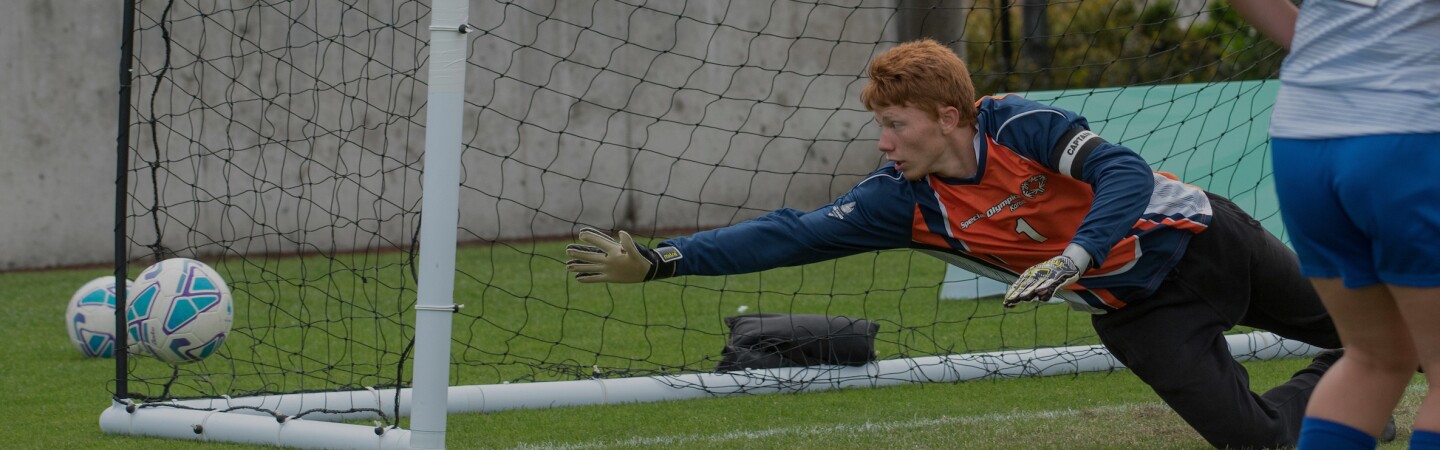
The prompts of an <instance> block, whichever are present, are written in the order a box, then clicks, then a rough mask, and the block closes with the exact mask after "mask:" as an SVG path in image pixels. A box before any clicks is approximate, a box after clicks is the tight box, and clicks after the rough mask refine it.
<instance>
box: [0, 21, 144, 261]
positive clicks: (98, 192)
mask: <svg viewBox="0 0 1440 450" xmlns="http://www.w3.org/2000/svg"><path fill="white" fill-rule="evenodd" d="M120 9H121V5H120V2H115V1H98V0H87V1H58V2H57V1H50V0H16V1H6V2H0V56H3V57H0V79H3V80H5V88H4V89H0V105H5V107H4V108H0V270H6V269H16V268H28V267H49V266H58V265H69V264H87V263H99V262H104V261H108V260H110V259H111V256H112V255H113V254H114V239H113V238H112V230H113V226H114V223H115V217H114V216H115V207H114V204H115V185H114V173H115V121H116V119H115V117H116V111H117V108H118V106H117V105H118V99H117V96H116V91H117V90H118V89H119V83H118V82H117V81H116V80H117V79H118V75H117V73H116V71H117V70H118V67H119V58H120V56H119V55H120V53H119V48H120V44H119V41H118V40H117V37H118V36H119V35H120V16H121V15H120Z"/></svg>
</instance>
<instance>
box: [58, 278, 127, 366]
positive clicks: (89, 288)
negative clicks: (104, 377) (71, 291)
mask: <svg viewBox="0 0 1440 450" xmlns="http://www.w3.org/2000/svg"><path fill="white" fill-rule="evenodd" d="M130 285H131V283H130V281H129V280H126V281H125V286H127V287H128V286H130ZM65 331H66V332H68V333H69V334H70V343H71V344H74V345H75V349H77V350H80V353H81V354H84V355H85V356H86V357H90V358H110V357H113V356H115V277H113V276H107V277H100V278H96V279H93V280H90V282H88V283H85V285H84V286H81V287H80V290H77V291H75V295H71V296H70V305H69V306H67V307H66V308H65ZM130 343H131V345H130V347H131V351H132V352H133V351H135V350H137V349H138V347H136V346H135V345H134V343H135V340H134V339H131V340H130Z"/></svg>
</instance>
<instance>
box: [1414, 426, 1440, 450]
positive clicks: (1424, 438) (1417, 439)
mask: <svg viewBox="0 0 1440 450" xmlns="http://www.w3.org/2000/svg"><path fill="white" fill-rule="evenodd" d="M1410 448H1412V449H1440V432H1435V431H1426V430H1420V429H1416V430H1415V431H1412V432H1410Z"/></svg>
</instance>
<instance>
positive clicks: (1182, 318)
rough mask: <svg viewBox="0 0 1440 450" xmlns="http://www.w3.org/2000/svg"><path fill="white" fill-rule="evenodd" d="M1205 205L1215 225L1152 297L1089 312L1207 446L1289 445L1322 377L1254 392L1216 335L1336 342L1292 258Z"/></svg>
mask: <svg viewBox="0 0 1440 450" xmlns="http://www.w3.org/2000/svg"><path fill="white" fill-rule="evenodd" d="M1210 200H1211V204H1212V205H1213V209H1214V213H1215V215H1214V220H1213V223H1212V224H1211V226H1210V227H1209V228H1208V229H1207V230H1205V231H1204V232H1202V233H1200V234H1198V235H1196V236H1195V237H1194V238H1192V239H1191V241H1190V245H1189V247H1188V248H1187V250H1186V251H1185V254H1184V256H1183V257H1182V258H1181V260H1180V263H1179V264H1178V265H1177V266H1176V267H1175V268H1174V269H1173V270H1171V271H1170V273H1169V274H1167V275H1166V277H1165V280H1164V282H1162V284H1161V285H1160V287H1159V288H1158V289H1157V290H1156V292H1155V293H1154V294H1151V295H1150V296H1149V297H1144V298H1140V299H1135V300H1132V301H1131V302H1130V303H1129V304H1128V306H1125V307H1124V308H1121V309H1119V310H1117V311H1112V312H1110V313H1109V314H1104V315H1097V316H1095V317H1094V318H1093V319H1092V322H1093V324H1094V326H1095V331H1096V333H1097V334H1099V336H1100V340H1101V342H1103V343H1104V344H1105V346H1106V347H1108V348H1109V349H1110V351H1111V353H1112V354H1114V355H1115V357H1116V358H1118V359H1119V360H1120V362H1122V363H1124V364H1125V365H1126V366H1127V367H1129V368H1130V370H1131V371H1132V372H1134V373H1135V374H1136V375H1137V376H1139V377H1140V379H1141V380H1142V381H1144V382H1145V383H1146V384H1149V385H1150V387H1151V388H1153V389H1155V393H1157V394H1159V395H1160V398H1161V399H1163V400H1164V401H1165V403H1166V404H1168V405H1170V407H1171V408H1173V409H1174V410H1175V411H1176V412H1177V413H1179V414H1180V417H1182V418H1184V419H1185V421H1186V422H1187V423H1189V424H1190V426H1191V427H1194V428H1195V430H1196V431H1198V432H1200V435H1201V436H1204V437H1205V440H1207V441H1209V442H1210V444H1211V445H1214V446H1216V447H1221V448H1226V447H1229V448H1263V447H1288V446H1294V445H1295V443H1296V442H1297V440H1298V437H1299V434H1300V421H1301V419H1302V418H1303V417H1304V415H1305V405H1306V403H1307V402H1308V401H1309V398H1310V393H1311V392H1312V391H1314V389H1315V383H1316V382H1318V381H1319V379H1320V373H1315V372H1313V371H1301V372H1300V373H1298V374H1297V375H1296V376H1295V377H1294V378H1291V379H1290V381H1288V382H1286V383H1285V384H1282V385H1280V386H1278V387H1276V388H1274V389H1271V390H1269V391H1267V392H1265V393H1264V394H1255V393H1254V392H1251V390H1250V376H1249V374H1248V373H1247V372H1246V371H1245V368H1244V367H1243V366H1241V365H1240V364H1239V363H1238V362H1236V361H1235V360H1234V358H1233V357H1232V356H1231V355H1230V351H1229V347H1228V346H1227V345H1226V343H1225V338H1224V336H1223V335H1222V333H1223V332H1224V331H1226V330H1229V329H1231V328H1232V327H1234V326H1235V325H1237V324H1239V325H1245V326H1250V327H1254V328H1259V329H1263V330H1266V331H1270V332H1273V333H1275V334H1278V335H1280V336H1283V337H1286V338H1289V339H1295V340H1298V341H1302V342H1306V343H1309V344H1311V345H1315V346H1317V347H1321V348H1338V347H1340V338H1339V336H1338V335H1337V334H1336V332H1335V326H1334V324H1333V323H1331V321H1330V316H1329V314H1327V313H1326V312H1325V308H1324V306H1323V305H1321V303H1320V298H1319V296H1317V295H1316V294H1315V291H1314V290H1313V288H1312V287H1311V286H1310V282H1309V281H1308V280H1307V279H1306V278H1305V277H1304V276H1302V275H1300V269H1299V264H1298V262H1297V260H1296V258H1295V255H1294V253H1293V252H1291V251H1290V249H1289V248H1288V247H1286V246H1285V244H1283V243H1281V242H1280V241H1279V240H1278V239H1276V238H1275V237H1274V236H1273V235H1271V234H1270V233H1268V232H1266V231H1265V229H1264V228H1262V227H1261V225H1260V223H1259V222H1257V221H1255V219H1253V218H1251V217H1250V215H1248V214H1246V213H1245V212H1244V210H1242V209H1240V207H1238V206H1236V205H1235V204H1234V203H1232V202H1230V201H1229V200H1227V199H1225V198H1222V197H1219V196H1216V195H1210Z"/></svg>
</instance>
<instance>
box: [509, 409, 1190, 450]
mask: <svg viewBox="0 0 1440 450" xmlns="http://www.w3.org/2000/svg"><path fill="white" fill-rule="evenodd" d="M1164 406H1165V405H1164V404H1162V403H1139V404H1120V405H1110V406H1101V407H1096V408H1085V409H1060V410H1049V411H1030V412H1013V413H1003V414H985V415H979V416H960V417H950V416H942V417H938V418H930V419H916V420H906V421H893V422H865V423H862V424H842V425H815V426H808V427H788V428H769V429H762V430H737V431H727V432H724V433H716V434H684V435H673V436H653V437H634V438H629V439H624V440H619V441H592V442H581V443H570V444H557V443H553V442H541V443H537V444H521V445H519V446H517V447H515V448H517V449H535V450H539V449H547V450H570V449H597V448H608V447H636V446H665V447H673V446H684V445H687V444H716V443H721V442H728V441H738V440H751V439H764V438H770V437H776V436H825V435H852V434H856V433H883V432H887V431H898V430H905V429H914V428H932V427H937V426H942V425H973V424H991V423H1010V422H1015V421H1017V420H1034V419H1041V420H1052V419H1063V418H1069V417H1075V416H1079V415H1081V414H1088V413H1102V414H1115V413H1123V412H1126V411H1131V410H1134V409H1137V408H1141V407H1162V408H1163V407H1164Z"/></svg>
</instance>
